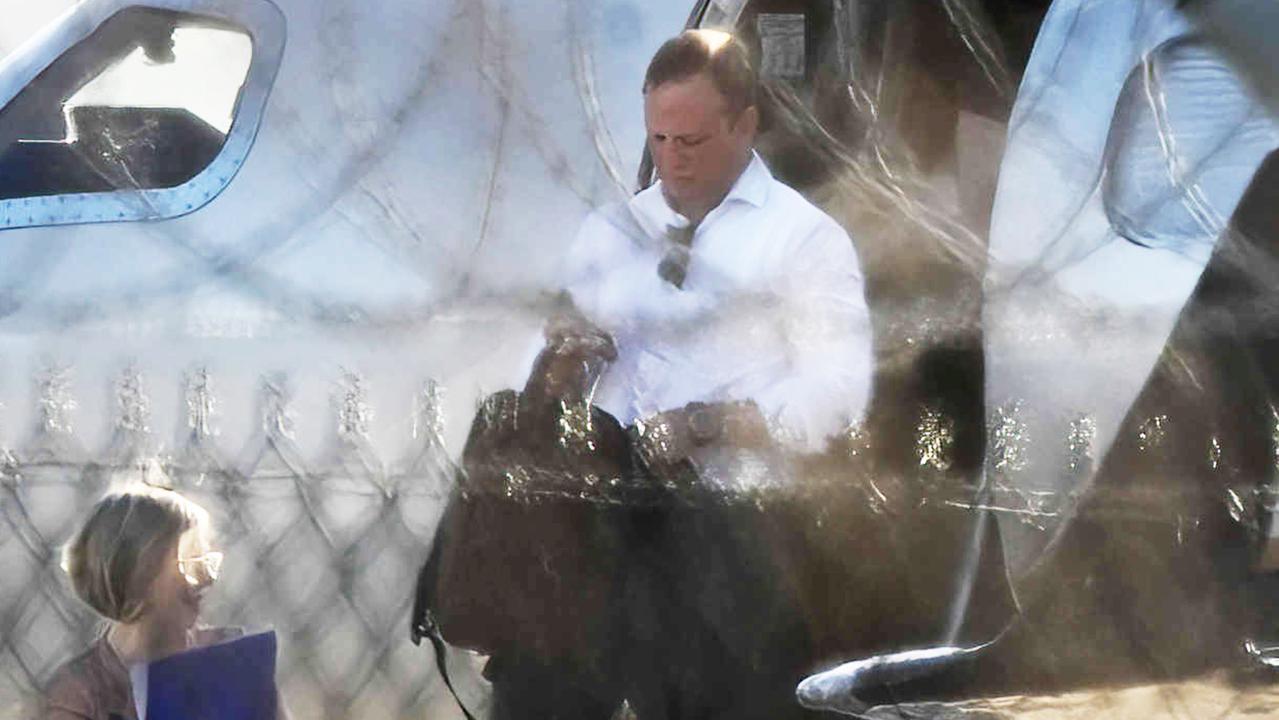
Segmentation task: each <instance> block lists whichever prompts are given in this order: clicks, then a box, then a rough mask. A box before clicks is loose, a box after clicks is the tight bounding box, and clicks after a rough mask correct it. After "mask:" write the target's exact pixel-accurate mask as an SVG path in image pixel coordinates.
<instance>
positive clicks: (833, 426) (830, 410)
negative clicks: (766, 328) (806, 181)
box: [756, 218, 874, 451]
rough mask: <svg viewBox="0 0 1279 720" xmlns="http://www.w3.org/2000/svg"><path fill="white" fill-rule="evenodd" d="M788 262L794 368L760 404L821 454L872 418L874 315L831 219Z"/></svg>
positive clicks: (786, 298) (783, 289)
mask: <svg viewBox="0 0 1279 720" xmlns="http://www.w3.org/2000/svg"><path fill="white" fill-rule="evenodd" d="M788 255H789V258H788V267H787V269H786V271H785V272H784V273H783V276H782V278H781V280H780V285H779V287H778V288H777V290H778V295H779V296H780V298H781V301H782V305H781V306H782V308H783V312H784V318H783V326H784V328H785V332H784V335H785V338H786V348H785V350H786V353H785V354H786V363H785V366H784V369H783V370H782V371H781V372H780V373H779V374H778V376H777V379H776V380H775V381H774V382H772V383H770V384H769V387H767V388H765V389H763V390H762V392H759V393H758V394H757V395H756V399H757V402H759V403H760V405H761V407H762V409H763V410H764V412H765V413H766V414H767V415H769V416H770V417H771V418H773V419H774V420H775V424H776V425H779V426H780V428H778V429H780V430H781V431H782V435H783V437H782V439H783V440H789V441H790V444H792V445H798V446H800V447H802V448H804V449H807V450H810V451H816V450H820V449H822V448H823V447H824V446H825V444H826V441H827V439H828V438H830V437H831V436H833V435H835V434H837V433H839V432H841V431H843V430H844V429H845V428H847V427H848V425H849V424H850V423H858V422H861V421H862V419H863V417H864V415H865V413H866V407H867V404H868V402H869V400H870V392H871V376H872V373H873V370H874V363H873V357H872V341H871V324H870V313H869V311H868V309H867V306H866V298H865V282H864V280H863V276H862V272H861V265H860V263H859V262H858V259H857V252H856V250H855V248H854V247H853V243H852V240H851V239H850V238H849V237H848V233H846V232H845V231H844V229H843V228H842V227H840V226H839V225H838V224H837V223H835V221H834V220H831V219H830V218H824V221H823V222H821V223H820V224H819V225H818V226H817V228H816V229H815V230H814V231H813V232H812V233H810V234H809V235H808V236H807V237H805V238H804V240H803V241H801V242H800V243H799V244H798V246H797V247H796V248H794V250H793V251H792V252H790V253H789V254H788ZM787 436H789V437H787Z"/></svg>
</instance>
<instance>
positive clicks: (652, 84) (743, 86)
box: [644, 30, 759, 114]
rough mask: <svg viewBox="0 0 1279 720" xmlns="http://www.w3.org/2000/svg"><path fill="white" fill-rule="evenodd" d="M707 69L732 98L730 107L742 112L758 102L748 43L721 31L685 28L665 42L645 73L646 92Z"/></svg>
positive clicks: (732, 110)
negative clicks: (747, 48)
mask: <svg viewBox="0 0 1279 720" xmlns="http://www.w3.org/2000/svg"><path fill="white" fill-rule="evenodd" d="M702 72H705V73H707V74H709V75H710V78H711V82H712V83H713V84H714V85H715V89H716V90H719V92H720V94H721V95H723V96H724V98H725V99H727V100H728V110H729V112H731V113H734V114H736V113H740V112H741V111H743V110H745V109H746V108H748V107H751V106H753V105H754V104H755V102H756V95H757V94H758V89H757V85H758V82H759V81H758V78H757V77H756V75H755V68H753V67H752V66H751V61H750V54H749V53H748V52H747V50H746V46H745V45H743V44H742V43H741V41H739V40H738V39H737V38H735V37H733V36H732V35H729V34H728V33H725V32H720V31H718V30H685V31H684V32H682V33H680V34H679V35H676V36H675V37H673V38H671V39H670V40H667V41H666V42H664V43H662V46H661V47H660V48H658V50H657V54H655V55H654V56H653V59H652V61H650V62H649V64H648V72H646V73H645V74H644V92H645V93H647V92H648V91H649V90H652V89H653V88H656V87H659V86H661V85H664V84H666V83H668V82H678V81H680V80H687V79H688V78H691V77H693V76H694V75H697V74H698V73H702Z"/></svg>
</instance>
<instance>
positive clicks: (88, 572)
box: [63, 485, 209, 623]
mask: <svg viewBox="0 0 1279 720" xmlns="http://www.w3.org/2000/svg"><path fill="white" fill-rule="evenodd" d="M208 525H209V522H208V513H207V512H205V510H204V508H201V507H200V506H199V505H196V504H195V503H193V502H191V501H190V500H187V499H186V498H184V497H182V496H181V495H179V494H178V493H176V492H173V491H172V490H164V489H161V488H156V487H150V486H146V485H138V486H134V487H129V488H125V489H123V490H118V491H115V492H112V493H109V494H108V495H106V496H105V497H103V498H102V499H101V500H99V501H98V503H97V504H96V505H94V506H93V509H92V510H91V511H90V512H89V516H88V518H86V519H85V521H84V524H83V525H82V526H80V529H79V530H78V531H77V532H76V534H75V537H73V538H72V539H71V543H70V544H68V545H67V547H66V550H65V554H64V557H63V567H64V568H66V571H67V574H68V575H70V576H71V587H72V588H74V589H75V592H76V595H78V596H80V599H81V600H83V601H84V602H86V603H88V605H89V607H92V608H93V609H94V610H96V611H97V612H98V613H99V614H101V615H102V616H103V617H106V618H108V619H110V620H115V621H117V622H125V623H128V622H134V621H136V620H137V619H138V618H140V617H141V616H142V614H143V612H145V611H146V596H147V593H148V590H149V589H150V587H151V582H152V581H153V580H154V579H155V578H156V577H158V576H159V575H160V573H161V572H162V571H163V570H164V562H165V560H166V558H167V557H168V554H169V551H170V550H172V549H173V547H174V545H175V544H176V543H177V542H178V540H179V538H181V537H182V534H183V533H185V532H186V531H187V530H190V529H192V528H196V529H197V530H199V531H206V530H207V528H208Z"/></svg>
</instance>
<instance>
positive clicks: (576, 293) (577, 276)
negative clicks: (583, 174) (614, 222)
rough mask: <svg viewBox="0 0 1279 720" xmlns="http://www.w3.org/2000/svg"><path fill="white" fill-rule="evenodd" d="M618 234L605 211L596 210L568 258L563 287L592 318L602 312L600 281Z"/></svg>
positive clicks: (573, 245) (570, 249) (583, 225)
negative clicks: (604, 264)
mask: <svg viewBox="0 0 1279 720" xmlns="http://www.w3.org/2000/svg"><path fill="white" fill-rule="evenodd" d="M616 234H617V232H616V231H615V230H614V229H613V228H612V226H610V225H609V223H608V220H607V219H605V217H604V215H603V214H602V211H599V210H596V211H595V212H592V213H591V214H590V215H588V216H586V219H585V220H583V221H582V225H581V227H579V228H578V230H577V235H576V236H575V237H574V238H573V242H572V244H571V245H569V249H568V253H566V254H565V256H564V264H563V268H564V270H563V273H564V274H563V277H562V279H561V285H562V287H563V288H564V289H565V290H567V291H568V294H569V295H570V296H572V298H573V303H574V304H575V305H577V307H578V309H579V310H581V311H583V312H584V313H586V314H587V316H588V317H592V316H594V315H596V314H597V311H598V309H599V306H600V303H601V298H600V292H601V286H600V283H599V282H598V281H599V277H600V274H601V273H602V272H603V270H604V267H603V262H604V259H605V256H606V255H607V253H608V250H609V247H608V246H609V245H610V244H611V243H612V242H614V241H615V238H614V236H615V235H616Z"/></svg>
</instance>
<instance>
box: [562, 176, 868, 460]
mask: <svg viewBox="0 0 1279 720" xmlns="http://www.w3.org/2000/svg"><path fill="white" fill-rule="evenodd" d="M688 224H689V222H688V220H687V219H686V218H684V217H683V216H681V215H679V214H677V213H676V212H675V211H674V210H672V209H671V208H670V206H669V205H668V204H667V203H666V199H665V197H664V195H663V194H662V189H661V182H660V181H659V182H658V183H656V184H655V185H653V186H652V187H649V188H648V189H646V190H644V191H643V192H641V193H639V194H638V195H636V196H635V197H633V198H632V199H631V200H630V201H629V202H627V203H626V204H625V205H618V206H612V207H607V208H603V209H600V210H597V211H596V212H594V213H592V214H591V215H590V216H589V217H587V219H586V221H585V222H584V223H583V224H582V228H581V230H580V232H579V233H578V236H577V239H576V241H575V242H574V244H573V246H572V248H571V249H570V251H569V254H568V258H567V262H566V271H567V273H568V278H567V279H568V282H567V283H566V284H567V287H568V290H569V292H570V293H571V294H572V296H573V300H574V301H575V302H576V304H577V306H578V308H579V309H580V310H581V311H582V312H583V313H584V314H585V315H586V316H587V317H588V318H589V319H591V320H592V321H593V322H595V323H596V324H597V325H599V326H600V327H601V328H603V329H604V330H606V331H608V332H610V333H611V334H612V335H613V338H614V340H615V341H616V343H617V346H618V359H617V360H616V361H615V362H614V363H613V364H612V365H611V366H610V367H609V369H608V370H607V372H606V373H605V375H604V377H603V378H602V379H601V381H600V385H599V387H597V388H596V393H595V398H594V401H595V403H596V405H598V406H599V407H601V408H603V409H604V410H606V411H608V412H609V413H611V414H613V415H614V416H616V417H617V419H618V420H619V421H621V422H622V423H624V424H629V423H632V422H634V421H635V420H636V419H637V418H644V417H647V416H650V415H652V414H654V413H657V412H662V411H666V410H672V409H677V408H680V407H683V406H684V405H685V404H687V403H689V402H693V401H701V402H726V401H740V400H753V401H755V403H756V404H757V405H758V406H759V407H760V409H761V410H762V411H763V412H764V414H765V416H766V417H768V418H769V419H771V420H773V421H774V427H775V428H776V429H779V430H781V431H782V432H781V435H782V439H784V440H788V441H789V442H790V443H791V444H792V445H796V446H799V447H803V448H807V449H819V448H820V447H822V445H823V444H824V442H825V440H826V438H827V437H828V436H830V435H832V434H834V433H836V432H839V431H840V430H842V429H844V428H845V427H846V426H847V425H848V423H849V422H852V421H858V420H860V419H861V417H862V415H863V413H864V411H865V408H866V403H867V400H868V396H869V394H870V379H871V370H872V360H871V333H870V320H869V315H868V313H867V309H866V301H865V297H864V295H863V281H862V274H861V269H860V266H859V264H858V261H857V253H856V251H855V249H854V247H853V244H852V241H851V240H850V239H849V237H848V234H847V233H846V232H844V229H843V228H842V227H840V226H839V224H838V223H836V222H835V221H834V220H832V219H831V218H830V217H829V216H828V215H826V214H825V213H823V212H822V211H821V210H818V209H817V208H816V207H814V206H813V205H812V204H810V203H809V202H808V201H806V200H805V199H804V198H803V197H801V196H800V195H799V193H797V192H795V191H794V190H792V189H791V188H789V187H787V186H786V185H783V184H782V183H780V182H778V181H777V180H775V179H773V176H772V174H771V173H769V171H768V168H767V167H765V165H764V162H763V161H762V160H761V159H760V158H759V156H758V155H754V156H753V157H752V159H751V162H750V164H749V165H748V166H747V168H746V170H744V171H743V172H742V174H741V175H740V176H739V177H738V179H737V182H736V183H735V184H734V185H733V187H732V189H731V190H730V191H729V193H728V195H727V196H726V197H725V198H724V201H723V202H721V203H720V204H719V206H717V207H715V208H714V209H713V210H711V212H710V213H708V214H707V216H706V218H705V219H704V220H703V221H702V222H701V224H700V225H698V226H697V228H696V231H695V233H694V235H693V242H692V247H691V251H690V261H689V264H688V271H687V275H686V277H685V279H684V283H683V287H682V289H681V288H677V287H675V286H674V285H672V284H671V283H669V282H667V281H665V280H663V279H662V278H661V277H660V276H659V274H658V265H659V263H660V262H661V261H662V258H663V256H664V255H665V254H666V252H667V249H668V247H669V241H668V240H667V239H666V238H667V236H668V228H672V227H673V228H687V226H688Z"/></svg>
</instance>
